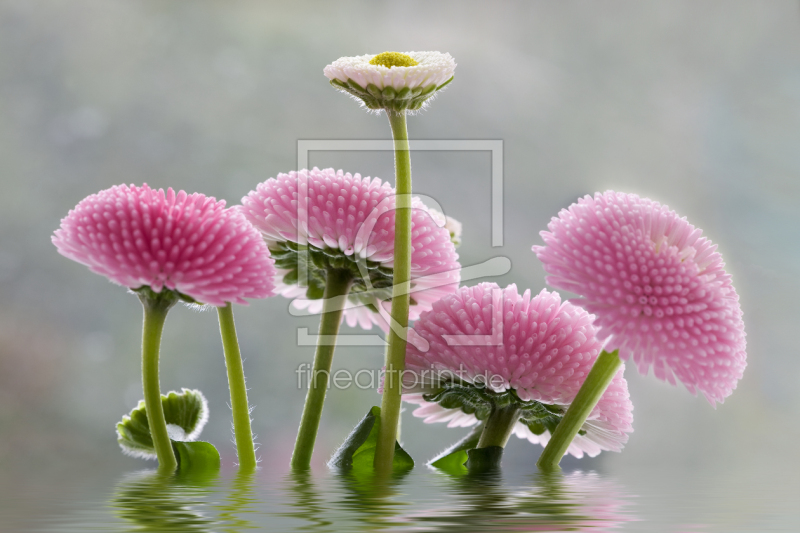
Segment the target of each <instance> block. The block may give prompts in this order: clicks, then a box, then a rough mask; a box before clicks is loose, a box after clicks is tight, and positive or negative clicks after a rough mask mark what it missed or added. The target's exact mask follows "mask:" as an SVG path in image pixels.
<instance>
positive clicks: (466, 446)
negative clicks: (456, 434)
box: [428, 424, 484, 474]
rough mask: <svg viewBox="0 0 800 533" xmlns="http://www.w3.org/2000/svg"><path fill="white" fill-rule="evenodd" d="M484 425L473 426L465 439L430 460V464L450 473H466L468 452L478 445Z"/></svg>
mask: <svg viewBox="0 0 800 533" xmlns="http://www.w3.org/2000/svg"><path fill="white" fill-rule="evenodd" d="M483 427H484V424H478V425H477V426H475V427H474V428H472V431H470V432H469V433H468V434H467V435H466V436H465V437H464V438H463V439H461V440H460V441H458V442H456V443H455V444H453V445H452V446H450V447H449V448H447V449H446V450H444V451H443V452H441V453H440V454H439V455H437V456H436V457H434V458H433V459H431V460H430V461H428V464H429V465H430V466H432V467H435V468H438V469H440V470H443V471H445V472H448V473H450V474H461V473H465V472H466V471H467V467H466V465H465V463H466V462H467V459H468V458H469V457H468V455H467V452H468V451H469V450H472V449H473V448H475V447H476V446H477V445H478V441H479V440H480V438H481V433H483Z"/></svg>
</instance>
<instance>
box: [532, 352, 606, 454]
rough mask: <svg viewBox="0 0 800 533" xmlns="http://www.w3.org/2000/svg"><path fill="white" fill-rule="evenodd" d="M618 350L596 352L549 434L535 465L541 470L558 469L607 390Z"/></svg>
mask: <svg viewBox="0 0 800 533" xmlns="http://www.w3.org/2000/svg"><path fill="white" fill-rule="evenodd" d="M618 353H619V352H618V350H614V351H613V352H611V353H609V352H607V351H605V350H603V351H602V352H600V355H599V356H598V357H597V360H596V361H595V362H594V365H593V366H592V369H591V370H590V371H589V375H588V376H586V381H584V382H583V385H581V388H580V390H579V391H578V394H577V396H575V400H573V401H572V403H571V404H570V406H569V409H567V412H566V414H565V415H564V418H562V419H561V421H560V422H559V423H558V426H557V427H556V430H555V431H554V432H553V435H552V437H551V438H550V442H548V443H547V446H545V448H544V451H543V452H542V455H541V456H540V457H539V460H538V461H537V462H536V466H538V467H539V468H540V469H542V470H553V469H555V468H558V463H560V462H561V458H562V457H564V454H565V453H567V448H569V445H570V443H571V442H572V439H574V438H575V435H577V434H578V430H580V429H581V427H582V426H583V423H584V422H586V419H587V418H588V417H589V414H590V413H591V412H592V409H594V406H595V405H597V402H599V401H600V397H601V396H603V393H604V392H605V391H606V388H608V384H609V383H611V379H612V378H613V377H614V374H616V373H617V369H618V368H619V366H620V365H621V364H622V361H621V360H620V358H619V355H618Z"/></svg>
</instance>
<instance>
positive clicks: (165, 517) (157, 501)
mask: <svg viewBox="0 0 800 533" xmlns="http://www.w3.org/2000/svg"><path fill="white" fill-rule="evenodd" d="M215 479H216V474H215V475H214V476H211V477H203V478H199V479H198V478H187V477H183V476H176V475H169V474H164V473H159V472H155V471H152V470H150V471H144V472H138V473H136V474H133V475H130V476H127V477H126V478H125V479H123V480H122V481H121V482H120V483H119V484H118V485H117V487H116V490H115V491H114V499H113V500H112V501H111V503H110V505H111V507H113V508H114V509H116V511H117V514H118V516H119V517H120V518H122V519H124V520H125V521H127V522H130V523H131V526H132V527H131V529H130V531H182V532H186V531H213V530H214V529H215V528H214V526H215V525H216V522H215V521H214V520H213V519H212V518H209V517H207V516H205V515H204V514H203V513H202V512H200V511H198V510H197V508H199V507H201V506H204V505H206V504H207V503H208V501H207V499H206V496H207V495H208V494H210V493H211V492H213V487H214V484H215Z"/></svg>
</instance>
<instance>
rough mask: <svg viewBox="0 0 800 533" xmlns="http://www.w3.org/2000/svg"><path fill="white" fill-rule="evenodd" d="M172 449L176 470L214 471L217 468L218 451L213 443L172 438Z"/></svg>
mask: <svg viewBox="0 0 800 533" xmlns="http://www.w3.org/2000/svg"><path fill="white" fill-rule="evenodd" d="M171 442H172V449H173V450H174V451H175V458H176V459H177V460H178V471H179V472H187V471H191V472H192V474H196V473H199V472H216V471H217V470H219V466H220V458H219V452H218V451H217V449H216V448H215V447H214V445H213V444H211V443H208V442H203V441H195V442H183V441H176V440H173V441H171Z"/></svg>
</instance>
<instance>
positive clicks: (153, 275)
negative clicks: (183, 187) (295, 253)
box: [52, 184, 275, 306]
mask: <svg viewBox="0 0 800 533" xmlns="http://www.w3.org/2000/svg"><path fill="white" fill-rule="evenodd" d="M52 240H53V244H55V245H56V248H58V252H59V253H60V254H61V255H63V256H65V257H68V258H70V259H72V260H73V261H77V262H78V263H81V264H84V265H86V266H88V267H89V269H90V270H91V271H92V272H96V273H98V274H102V275H103V276H106V277H107V278H108V279H110V280H111V281H112V282H114V283H117V284H119V285H123V286H125V287H129V288H131V289H139V288H142V287H145V286H147V287H150V288H151V289H152V290H153V291H154V292H155V293H160V292H161V290H162V289H163V288H166V289H169V290H173V291H176V292H178V293H180V294H183V295H186V296H189V297H190V298H192V299H194V300H195V301H197V302H199V303H203V304H211V305H214V306H224V305H225V304H226V303H227V302H235V303H240V304H246V303H247V302H246V301H245V300H244V298H265V297H267V296H271V295H272V292H273V289H274V283H273V276H274V272H275V267H274V265H273V263H274V261H273V260H272V258H271V257H270V255H269V250H268V249H267V246H266V244H265V243H264V241H263V239H262V238H261V235H260V234H259V233H258V231H256V230H255V228H253V227H252V226H251V225H250V224H249V223H248V222H247V220H245V218H244V216H243V215H242V214H241V213H240V212H239V211H238V210H236V209H225V202H224V201H219V202H218V201H216V200H215V199H214V198H211V197H207V196H204V195H202V194H199V193H194V194H191V195H190V194H187V193H186V192H184V191H180V192H178V193H175V191H173V190H172V189H171V188H170V189H168V190H167V192H166V194H165V193H164V190H163V189H159V190H154V189H151V188H150V187H148V186H147V185H146V184H145V185H142V186H141V187H136V186H134V185H130V186H128V185H116V186H114V187H111V188H110V189H106V190H104V191H101V192H99V193H97V194H93V195H91V196H88V197H87V198H85V199H83V200H82V201H81V202H80V203H79V204H78V205H77V206H76V207H75V209H73V210H71V211H70V212H69V214H68V215H67V216H66V217H65V218H64V219H63V220H62V221H61V228H59V229H58V230H56V232H55V235H54V236H53V239H52Z"/></svg>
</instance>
